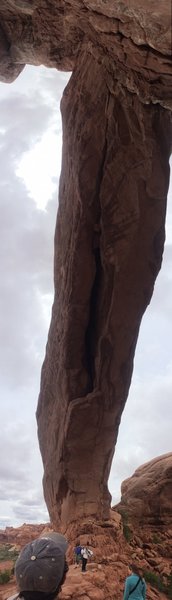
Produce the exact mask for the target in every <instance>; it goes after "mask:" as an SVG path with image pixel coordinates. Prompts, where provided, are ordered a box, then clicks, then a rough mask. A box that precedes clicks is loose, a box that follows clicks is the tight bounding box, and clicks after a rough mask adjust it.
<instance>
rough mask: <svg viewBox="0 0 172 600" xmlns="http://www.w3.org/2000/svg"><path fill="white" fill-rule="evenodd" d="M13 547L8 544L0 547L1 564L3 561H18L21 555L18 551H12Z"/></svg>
mask: <svg viewBox="0 0 172 600" xmlns="http://www.w3.org/2000/svg"><path fill="white" fill-rule="evenodd" d="M11 548H12V546H11V545H10V544H6V545H4V546H0V562H2V561H3V560H14V561H16V560H17V558H18V555H19V552H18V550H15V548H14V550H11Z"/></svg>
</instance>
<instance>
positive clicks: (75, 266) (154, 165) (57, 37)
mask: <svg viewBox="0 0 172 600" xmlns="http://www.w3.org/2000/svg"><path fill="white" fill-rule="evenodd" d="M0 17H1V30H0V77H1V79H2V80H5V81H12V80H13V79H14V78H15V77H16V76H17V75H18V74H19V73H20V71H21V70H22V68H23V66H24V64H25V62H29V63H31V64H35V65H38V64H42V63H43V64H45V65H47V66H51V67H52V66H53V67H56V68H61V69H64V70H70V69H73V75H72V77H71V80H70V82H69V84H68V86H67V88H66V90H65V92H64V95H63V99H62V119H63V161H62V174H61V181H60V191H59V213H58V219H57V228H56V235H55V300H54V306H53V313H52V321H51V326H50V332H49V337H48V344H47V350H46V358H45V362H44V365H43V369H42V377H41V392H40V398H39V405H38V411H37V418H38V434H39V441H40V448H41V453H42V458H43V463H44V491H45V498H46V502H47V506H48V509H49V512H50V516H51V519H52V521H53V523H54V524H55V525H57V524H59V522H60V523H61V524H63V525H66V524H67V523H68V522H70V521H72V520H75V519H78V518H79V517H81V518H82V517H83V516H87V515H93V516H96V515H97V513H98V514H99V517H100V518H102V517H103V518H108V515H109V506H110V494H109V492H108V489H107V480H108V476H109V471H110V466H111V461H112V457H113V453H114V449H115V443H116V439H117V434H118V428H119V424H120V418H121V414H122V411H123V408H124V405H125V402H126V399H127V395H128V390H129V385H130V381H131V375H132V369H133V358H134V352H135V345H136V341H137V336H138V332H139V326H140V322H141V318H142V315H143V313H144V311H145V309H146V306H147V304H148V303H149V302H150V299H151V295H152V292H153V287H154V281H155V278H156V275H157V273H158V271H159V269H160V266H161V259H162V252H163V244H164V223H165V212H166V196H167V190H168V181H169V165H168V160H169V154H170V142H171V119H170V112H169V111H167V110H165V108H171V107H172V104H171V98H172V94H171V90H172V84H171V81H172V80H171V56H170V52H171V47H170V40H171V37H170V31H171V20H170V6H169V2H168V0H163V3H162V2H161V4H158V7H157V2H155V0H145V1H144V2H143V0H125V2H124V1H123V2H120V3H119V2H118V0H115V1H114V0H107V1H106V2H105V1H104V0H83V1H82V0H69V1H68V2H67V3H66V2H64V0H60V1H59V2H58V3H57V2H55V0H32V1H30V2H29V4H28V2H27V0H15V1H14V0H1V7H0ZM163 107H165V108H163Z"/></svg>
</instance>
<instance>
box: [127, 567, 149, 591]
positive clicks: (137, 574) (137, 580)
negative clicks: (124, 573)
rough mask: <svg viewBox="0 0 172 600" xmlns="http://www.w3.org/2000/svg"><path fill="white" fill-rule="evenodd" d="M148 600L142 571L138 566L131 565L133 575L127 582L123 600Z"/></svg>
mask: <svg viewBox="0 0 172 600" xmlns="http://www.w3.org/2000/svg"><path fill="white" fill-rule="evenodd" d="M128 598H129V599H130V600H146V583H145V580H144V579H143V577H142V570H141V569H139V568H138V567H137V565H136V564H132V565H131V574H130V575H129V577H127V578H126V580H125V589H124V596H123V600H128Z"/></svg>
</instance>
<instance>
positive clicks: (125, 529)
mask: <svg viewBox="0 0 172 600" xmlns="http://www.w3.org/2000/svg"><path fill="white" fill-rule="evenodd" d="M123 534H124V537H125V539H126V540H127V542H130V540H131V538H132V532H131V529H130V527H129V525H127V523H123Z"/></svg>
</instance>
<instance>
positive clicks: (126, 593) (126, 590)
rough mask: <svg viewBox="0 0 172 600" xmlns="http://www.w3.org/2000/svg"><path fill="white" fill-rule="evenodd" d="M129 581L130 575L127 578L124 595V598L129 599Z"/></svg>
mask: <svg viewBox="0 0 172 600" xmlns="http://www.w3.org/2000/svg"><path fill="white" fill-rule="evenodd" d="M129 591H130V590H129V583H128V577H127V579H126V580H125V588H124V596H123V600H128V597H129Z"/></svg>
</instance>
